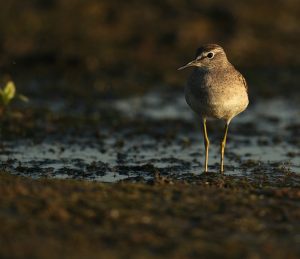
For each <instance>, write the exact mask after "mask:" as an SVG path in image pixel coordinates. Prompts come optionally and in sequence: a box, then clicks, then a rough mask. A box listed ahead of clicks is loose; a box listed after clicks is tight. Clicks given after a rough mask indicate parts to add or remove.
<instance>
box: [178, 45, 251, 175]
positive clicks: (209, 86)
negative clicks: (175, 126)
mask: <svg viewBox="0 0 300 259" xmlns="http://www.w3.org/2000/svg"><path fill="white" fill-rule="evenodd" d="M187 67H194V70H193V72H192V74H191V76H190V77H189V79H188V82H187V85H186V87H185V99H186V102H187V103H188V105H189V106H190V107H191V108H192V110H194V111H195V112H196V113H197V114H198V115H200V116H201V118H202V124H203V135H204V146H205V164H204V171H205V172H207V167H208V149H209V139H208V135H207V129H206V119H207V118H214V119H221V120H224V121H225V129H224V137H223V139H222V141H221V148H220V153H221V161H220V171H221V172H222V173H223V172H224V151H225V145H226V138H227V132H228V127H229V123H230V121H231V120H232V118H233V117H235V116H236V115H238V114H239V113H241V112H242V111H244V110H245V109H246V108H247V106H248V103H249V100H248V87H247V84H246V80H245V79H244V77H243V76H242V75H241V73H240V72H238V71H237V70H236V69H235V68H234V66H233V65H232V64H231V63H230V62H229V61H228V59H227V57H226V54H225V52H224V50H223V48H222V47H221V46H219V45H217V44H206V45H203V46H202V47H200V48H198V50H197V52H196V58H195V59H194V60H193V61H191V62H189V63H188V64H186V65H185V66H183V67H180V68H179V69H178V70H182V69H184V68H187Z"/></svg>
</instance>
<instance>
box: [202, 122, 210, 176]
mask: <svg viewBox="0 0 300 259" xmlns="http://www.w3.org/2000/svg"><path fill="white" fill-rule="evenodd" d="M203 135H204V146H205V163H204V172H205V173H207V171H208V170H207V166H208V149H209V139H208V136H207V130H206V119H205V118H204V119H203Z"/></svg>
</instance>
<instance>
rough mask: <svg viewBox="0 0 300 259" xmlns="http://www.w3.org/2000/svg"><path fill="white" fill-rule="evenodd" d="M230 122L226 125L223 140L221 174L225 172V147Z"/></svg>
mask: <svg viewBox="0 0 300 259" xmlns="http://www.w3.org/2000/svg"><path fill="white" fill-rule="evenodd" d="M228 127H229V122H226V125H225V130H224V131H225V132H224V137H223V140H222V141H221V163H220V166H221V167H220V171H221V173H223V172H224V153H225V146H226V139H227V132H228Z"/></svg>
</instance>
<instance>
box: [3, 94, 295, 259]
mask: <svg viewBox="0 0 300 259" xmlns="http://www.w3.org/2000/svg"><path fill="white" fill-rule="evenodd" d="M299 118H300V116H299V109H298V103H297V102H296V101H293V100H292V99H289V100H287V99H282V98H281V99H280V98H279V99H267V100H266V99H260V100H256V102H255V103H252V104H251V106H250V107H249V109H248V110H247V111H246V112H245V113H243V114H241V115H240V116H238V117H237V118H236V119H234V120H233V122H232V125H231V126H230V132H229V138H228V145H227V149H226V160H225V170H226V171H225V174H224V175H221V174H220V173H219V172H218V168H219V140H220V139H221V135H222V129H223V125H222V123H220V122H214V121H211V122H209V124H208V130H209V136H210V139H211V150H210V161H209V173H207V174H205V173H203V160H204V157H203V155H204V153H203V150H204V147H203V142H202V141H203V140H202V134H201V126H200V120H199V118H197V117H196V116H195V115H194V114H193V113H192V112H191V111H190V110H189V108H188V107H187V105H186V103H185V100H184V98H183V94H182V92H178V93H176V92H173V93H172V94H170V93H167V92H157V91H155V92H150V93H148V94H146V95H144V96H142V97H140V96H139V97H132V98H123V99H110V100H102V101H101V102H99V103H92V104H91V103H82V104H80V103H78V102H77V103H75V104H74V103H73V102H72V101H60V100H56V101H51V102H47V101H46V100H45V101H44V102H41V101H35V100H31V104H30V107H16V108H15V109H13V110H11V111H10V116H8V117H6V118H3V120H2V125H5V127H3V128H2V132H1V133H2V142H1V151H0V161H1V165H0V167H1V173H0V220H1V222H2V223H3V224H2V226H1V227H0V244H1V246H0V257H3V258H58V257H65V258H84V257H85V258H99V256H100V257H102V258H123V257H124V258H125V257H126V258H128V257H129V258H199V257H206V258H207V257H222V258H266V257H272V258H298V257H299V255H300V250H299V232H300V225H299V222H300V213H299V211H300V208H299V204H300V192H299V190H300V189H299V186H300V161H299V150H300V149H299V147H300V138H299V136H300V135H299V126H300V121H299Z"/></svg>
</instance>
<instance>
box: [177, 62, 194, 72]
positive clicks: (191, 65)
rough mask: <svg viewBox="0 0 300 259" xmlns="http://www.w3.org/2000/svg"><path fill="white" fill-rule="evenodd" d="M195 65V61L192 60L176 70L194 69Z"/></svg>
mask: <svg viewBox="0 0 300 259" xmlns="http://www.w3.org/2000/svg"><path fill="white" fill-rule="evenodd" d="M196 63H197V61H196V60H193V61H191V62H189V63H187V64H186V65H184V66H183V67H180V68H178V69H177V70H183V69H185V68H187V67H194V66H196Z"/></svg>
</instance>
